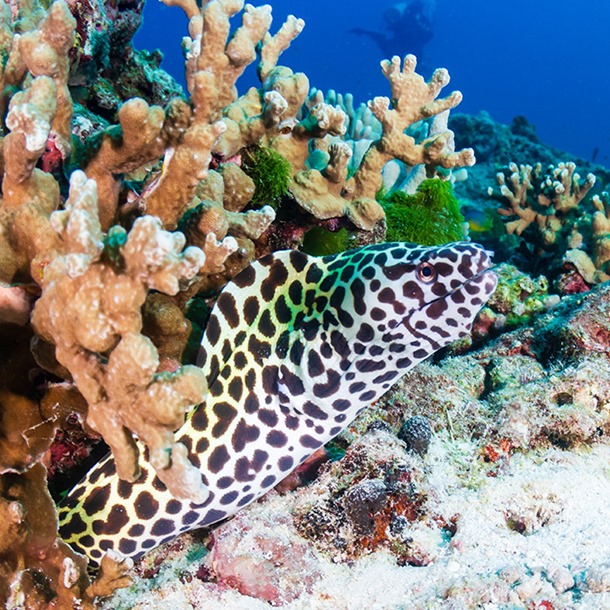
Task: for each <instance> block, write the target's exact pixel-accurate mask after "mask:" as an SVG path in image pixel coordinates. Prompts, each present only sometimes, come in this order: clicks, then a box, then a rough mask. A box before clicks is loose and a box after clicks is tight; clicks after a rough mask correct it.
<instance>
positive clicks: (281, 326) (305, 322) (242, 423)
mask: <svg viewBox="0 0 610 610" xmlns="http://www.w3.org/2000/svg"><path fill="white" fill-rule="evenodd" d="M490 264H491V263H490V260H489V256H488V254H487V253H486V252H485V251H484V250H483V249H482V248H481V247H479V246H477V245H474V244H469V243H457V244H450V245H447V246H442V247H438V248H425V247H420V246H411V245H408V244H402V243H390V244H379V245H374V246H367V247H364V248H360V249H357V250H352V251H349V252H344V253H341V254H338V255H335V256H329V257H325V258H314V257H309V256H307V255H305V254H303V253H301V252H297V251H287V252H278V253H275V254H273V255H270V256H267V257H265V258H263V259H261V260H259V261H257V262H256V263H254V264H253V265H251V266H249V267H248V268H246V269H245V270H244V271H243V272H242V273H240V274H239V275H238V276H237V277H236V278H235V279H234V280H233V282H231V283H230V284H228V285H227V286H226V288H225V290H224V291H223V292H222V294H221V295H220V297H219V298H218V300H217V303H216V306H215V308H214V310H213V312H212V314H211V316H210V319H209V322H208V325H207V328H206V333H205V336H204V339H203V341H202V346H201V351H200V355H199V359H198V363H199V365H200V366H202V367H203V369H204V370H205V372H206V376H207V380H208V386H209V392H208V395H207V396H206V397H202V404H201V405H199V406H198V407H197V408H196V409H195V410H194V411H193V412H191V414H190V416H189V418H188V419H187V421H186V422H185V424H184V425H183V426H182V428H181V429H180V430H179V431H178V433H177V436H178V440H179V441H180V442H182V443H183V444H184V445H185V446H186V447H187V449H188V451H189V459H190V460H191V462H192V463H193V464H195V465H196V466H197V467H198V468H199V469H200V471H201V477H202V481H203V483H204V484H205V485H206V487H207V488H208V491H209V495H208V497H207V499H206V501H205V502H204V503H202V504H193V503H190V502H188V501H184V500H177V499H175V498H173V497H172V496H171V494H170V493H169V492H168V491H167V489H166V488H165V486H164V485H163V483H161V481H159V479H158V478H157V477H155V476H154V470H153V469H152V467H151V466H150V465H149V464H148V463H147V453H146V451H142V452H141V453H142V458H141V468H142V473H143V474H142V476H141V477H140V479H139V480H138V481H137V482H135V483H126V482H122V481H120V480H119V479H118V478H117V477H116V473H115V471H114V464H113V462H112V460H111V459H110V458H107V459H106V460H104V461H103V462H102V463H100V464H99V465H98V466H96V468H94V470H93V471H92V472H91V473H90V474H89V476H88V478H87V479H86V480H85V481H83V482H82V483H80V484H79V485H78V486H77V487H76V488H75V489H74V490H73V491H72V492H71V494H70V495H69V496H68V498H67V499H66V501H65V502H64V504H63V506H62V507H61V508H60V519H61V523H62V525H61V533H62V536H64V538H65V539H66V540H67V541H68V542H70V543H71V544H73V545H74V546H75V547H77V548H78V549H79V550H81V551H83V552H85V553H86V554H88V555H89V556H90V557H91V558H92V559H93V560H94V561H99V559H100V558H101V556H102V554H103V552H104V551H105V550H107V549H109V548H113V549H116V550H118V551H120V552H121V553H123V554H124V555H127V556H131V557H134V558H137V557H139V556H141V555H142V554H143V553H145V552H146V551H147V550H149V549H151V548H153V547H155V546H157V545H159V544H162V543H164V542H166V541H168V540H170V539H172V538H173V537H175V536H176V535H178V534H179V533H181V532H184V531H187V530H190V529H194V528H196V527H201V526H205V525H209V524H211V523H214V522H216V521H219V520H221V519H223V518H225V517H227V516H230V515H232V514H234V513H235V512H237V511H238V510H239V509H240V508H241V507H243V506H246V505H247V504H248V503H250V502H252V501H253V500H254V499H256V498H258V497H260V496H261V495H262V494H264V493H265V492H266V491H267V490H268V489H270V488H271V487H273V486H274V485H275V484H276V483H278V482H279V481H280V480H282V479H283V478H284V477H285V476H287V475H288V474H289V473H290V472H291V471H292V470H293V469H294V468H296V467H297V466H298V465H299V464H300V463H301V462H302V461H303V460H304V459H306V458H307V457H308V456H309V455H311V454H312V453H313V452H314V451H315V450H316V449H317V448H318V447H320V446H321V445H323V444H324V443H326V442H327V441H328V440H330V439H331V438H332V437H333V436H335V435H337V434H338V433H339V432H340V431H341V430H342V429H343V428H345V427H346V426H347V425H348V424H349V423H350V422H351V421H352V420H353V419H354V417H355V416H356V415H357V414H358V413H359V412H360V411H361V410H362V409H363V408H365V407H367V406H368V405H370V404H371V403H372V402H373V401H374V400H376V399H377V398H379V396H381V394H383V393H384V392H385V391H386V390H387V389H388V388H389V387H390V386H391V385H392V384H394V383H395V382H396V381H397V380H398V379H399V378H400V377H401V376H402V375H403V374H404V373H405V372H406V371H407V370H408V369H409V368H411V367H412V366H414V365H415V364H417V363H418V362H420V361H421V360H423V359H425V358H427V357H428V356H430V355H431V354H433V353H434V352H435V351H437V350H438V349H440V348H441V347H443V346H445V345H447V344H449V343H450V342H452V341H454V340H455V339H458V338H460V337H462V336H464V335H465V334H466V333H467V332H468V331H469V329H470V327H471V325H472V322H473V320H474V317H475V315H476V314H477V312H478V311H479V309H480V308H481V307H482V305H483V304H484V303H485V302H486V301H487V299H488V298H489V296H490V295H491V294H492V293H493V291H494V289H495V285H496V278H495V275H494V274H493V272H491V271H490V270H489V269H490Z"/></svg>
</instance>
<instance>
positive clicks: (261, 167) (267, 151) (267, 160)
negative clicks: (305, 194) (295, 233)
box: [241, 146, 292, 210]
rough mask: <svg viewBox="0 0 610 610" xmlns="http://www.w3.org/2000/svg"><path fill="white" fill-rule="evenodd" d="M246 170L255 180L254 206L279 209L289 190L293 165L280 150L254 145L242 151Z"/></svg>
mask: <svg viewBox="0 0 610 610" xmlns="http://www.w3.org/2000/svg"><path fill="white" fill-rule="evenodd" d="M241 168H242V169H243V170H244V172H245V173H246V174H247V175H248V176H250V178H252V180H254V185H255V191H254V195H253V196H252V201H251V204H252V205H253V206H254V207H262V206H264V205H270V206H271V207H272V208H273V209H274V210H275V209H277V208H278V207H279V205H280V203H281V201H282V197H284V195H286V193H287V192H288V185H289V184H290V178H291V176H292V166H291V165H290V163H289V161H288V160H287V159H285V158H284V157H282V155H280V154H279V153H278V152H276V151H274V150H272V149H271V148H265V147H264V146H252V147H250V148H248V149H247V150H245V151H244V152H243V153H242V166H241Z"/></svg>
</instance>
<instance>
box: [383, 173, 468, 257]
mask: <svg viewBox="0 0 610 610" xmlns="http://www.w3.org/2000/svg"><path fill="white" fill-rule="evenodd" d="M377 199H378V201H379V203H380V204H381V205H382V207H383V209H384V210H385V213H386V223H387V233H386V240H387V241H405V242H410V243H415V244H421V245H424V246H438V245H440V244H446V243H449V242H453V241H459V240H461V239H463V238H464V222H465V219H464V216H462V213H461V212H460V203H459V201H458V200H457V199H456V197H455V195H454V193H453V188H452V186H451V183H450V182H448V181H446V180H440V179H438V178H432V179H428V180H424V181H423V182H422V183H421V184H420V186H419V188H418V189H417V191H416V192H415V193H414V194H413V195H409V194H408V193H405V192H404V191H394V192H392V193H390V194H384V193H379V194H378V196H377Z"/></svg>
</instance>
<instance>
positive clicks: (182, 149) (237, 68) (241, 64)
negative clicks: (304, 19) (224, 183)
mask: <svg viewBox="0 0 610 610" xmlns="http://www.w3.org/2000/svg"><path fill="white" fill-rule="evenodd" d="M242 7H243V2H241V1H240V0H217V1H215V2H210V3H208V4H207V5H206V6H205V7H204V8H203V10H202V14H201V15H199V14H196V15H193V16H192V17H191V19H190V22H189V33H190V36H191V39H190V42H189V43H188V46H187V62H186V76H187V87H188V90H189V92H190V94H191V102H192V105H193V114H192V117H191V119H190V122H189V125H188V127H187V129H186V130H185V132H184V134H183V136H182V138H181V140H180V142H179V143H177V144H176V146H175V147H173V148H171V149H169V150H167V151H166V154H165V161H164V171H163V173H162V175H161V177H160V178H159V180H158V181H157V183H156V184H155V186H154V188H152V189H151V191H150V192H149V193H148V196H147V198H146V209H147V211H148V212H149V213H150V214H153V215H155V216H159V218H161V220H162V221H163V223H164V225H165V226H166V227H168V228H174V227H175V226H176V225H177V223H178V220H179V219H180V217H181V216H182V214H183V213H184V212H185V211H186V209H187V208H188V207H189V205H191V203H192V199H193V197H194V195H195V190H196V188H197V185H198V184H199V182H200V181H201V180H202V179H204V178H205V177H206V175H207V170H208V166H209V164H210V161H211V155H212V150H213V148H214V146H215V143H216V141H217V139H218V138H219V136H220V135H221V134H222V133H223V132H224V131H225V130H226V125H225V123H223V122H222V121H220V120H219V119H220V118H221V116H222V110H223V108H224V107H225V106H227V105H228V104H230V103H231V102H233V101H234V100H235V97H236V92H235V83H236V81H237V79H238V78H239V76H240V75H241V74H242V73H243V71H244V70H245V68H246V67H247V66H248V64H250V63H252V61H254V59H255V58H256V50H255V47H256V44H257V43H258V42H260V40H261V39H262V37H263V36H264V34H265V33H266V31H267V28H268V27H269V24H270V21H271V17H270V9H269V7H262V8H253V7H252V6H251V5H248V6H247V7H246V10H245V13H244V16H243V23H242V25H241V27H239V28H238V29H237V30H236V31H235V32H234V34H233V36H232V37H231V39H230V40H228V37H229V31H230V22H229V18H230V17H231V16H233V15H234V14H236V13H238V12H239V11H240V10H241V8H242ZM193 12H194V11H191V10H190V9H189V8H188V6H187V14H188V15H190V14H191V13H193Z"/></svg>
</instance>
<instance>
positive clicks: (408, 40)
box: [350, 0, 434, 62]
mask: <svg viewBox="0 0 610 610" xmlns="http://www.w3.org/2000/svg"><path fill="white" fill-rule="evenodd" d="M433 12H434V3H433V2H426V1H424V0H413V1H412V2H401V3H399V4H394V5H393V6H391V7H390V8H389V9H387V10H386V11H385V12H384V13H383V19H384V21H385V27H386V31H384V32H378V31H374V30H366V29H363V28H354V29H352V30H350V32H351V33H353V34H359V35H363V36H368V37H369V38H371V39H372V40H373V41H374V42H375V43H376V44H377V46H378V47H379V48H380V49H381V51H382V52H383V56H384V57H385V58H390V57H392V56H394V55H400V56H401V57H403V56H405V55H407V54H408V53H412V54H413V55H415V56H416V57H417V59H418V61H420V62H421V60H422V58H423V51H424V47H425V46H426V45H427V44H428V43H429V42H430V40H432V37H433V36H434V32H433V29H432V22H433Z"/></svg>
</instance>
